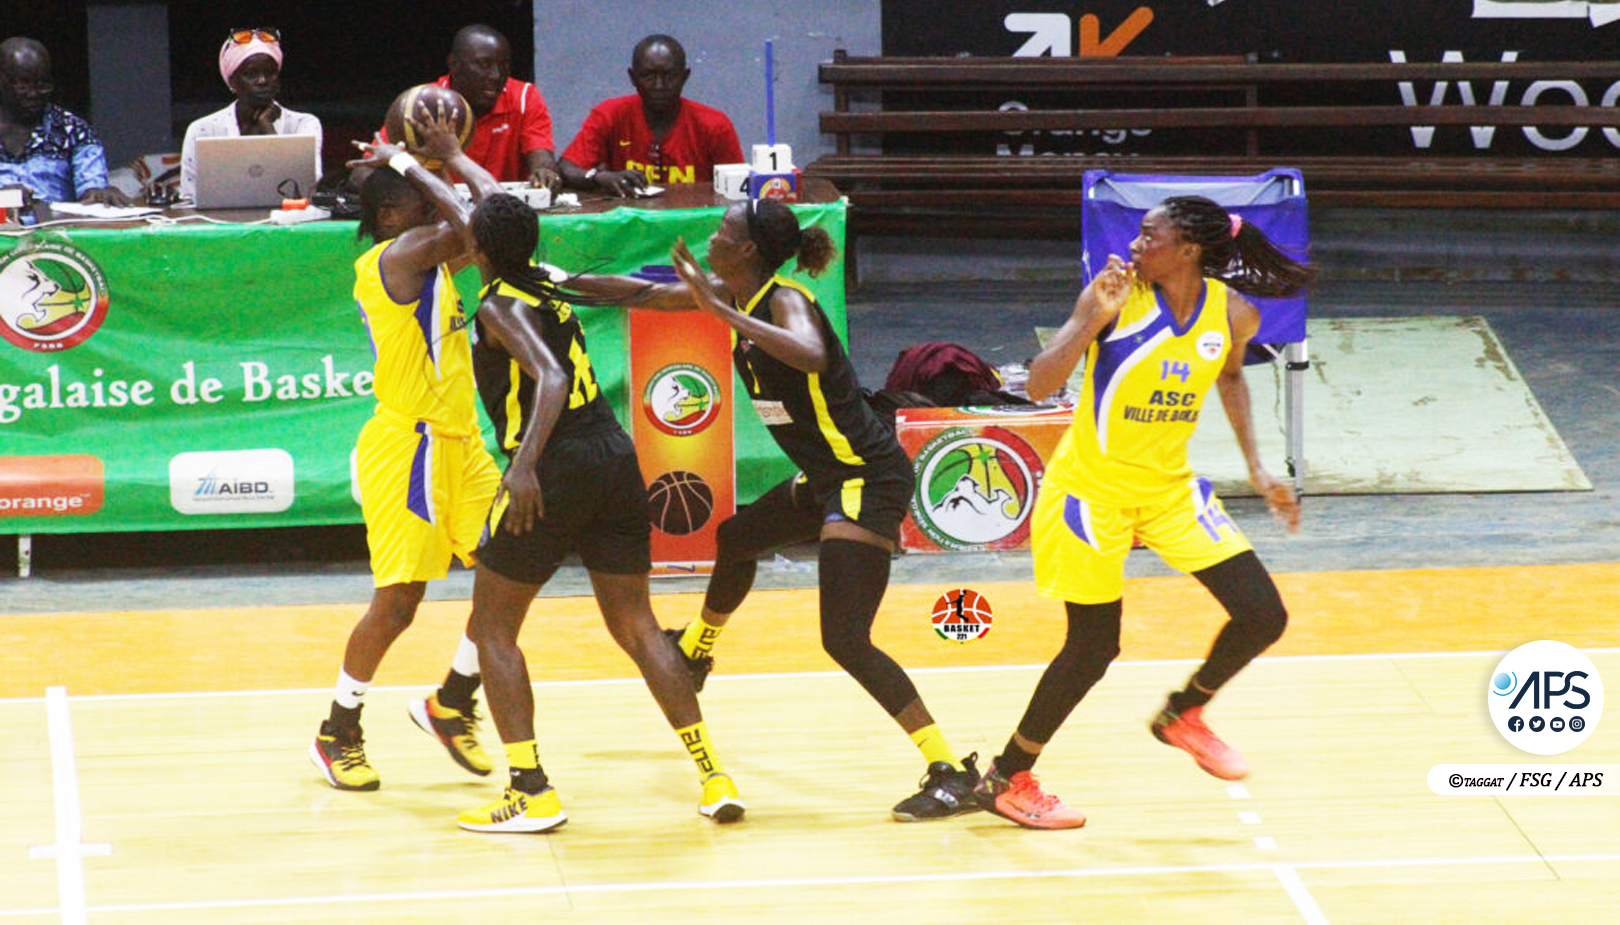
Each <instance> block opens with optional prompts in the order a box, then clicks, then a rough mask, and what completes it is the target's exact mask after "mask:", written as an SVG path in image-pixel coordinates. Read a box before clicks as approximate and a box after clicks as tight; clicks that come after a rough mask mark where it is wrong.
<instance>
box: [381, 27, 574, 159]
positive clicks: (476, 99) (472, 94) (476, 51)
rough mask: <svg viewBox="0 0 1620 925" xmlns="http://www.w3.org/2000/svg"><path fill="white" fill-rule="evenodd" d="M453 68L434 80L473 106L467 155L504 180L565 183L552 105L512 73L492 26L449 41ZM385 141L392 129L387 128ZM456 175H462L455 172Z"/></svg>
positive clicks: (503, 40) (507, 52)
mask: <svg viewBox="0 0 1620 925" xmlns="http://www.w3.org/2000/svg"><path fill="white" fill-rule="evenodd" d="M448 64H449V71H450V73H448V74H446V75H444V76H443V77H440V78H439V79H438V80H437V81H435V83H437V84H438V85H439V86H441V87H449V88H450V89H452V90H454V91H456V92H457V93H459V94H461V95H462V97H464V98H465V99H466V100H467V103H468V105H470V106H472V110H473V116H474V117H475V118H476V121H475V122H474V123H473V134H472V138H471V139H469V140H468V141H467V147H466V151H467V156H468V157H470V158H472V159H473V160H474V161H476V162H477V163H478V164H479V165H480V166H482V167H483V168H484V169H485V170H488V171H489V172H490V173H492V174H494V175H495V179H496V180H499V181H500V182H502V183H517V182H525V181H526V182H528V184H529V185H530V186H544V187H546V188H548V189H551V190H552V191H556V190H557V189H559V188H561V186H562V175H561V174H560V173H559V172H558V171H557V158H556V155H554V154H553V153H552V152H553V151H555V150H556V148H555V147H554V146H553V145H552V141H551V111H550V110H548V109H547V108H546V101H545V99H544V98H543V97H541V96H540V91H539V89H537V88H536V87H535V85H534V84H531V83H525V82H523V81H521V80H514V79H513V78H512V47H511V46H510V45H509V44H507V41H506V36H504V35H502V34H501V33H500V32H499V31H497V30H496V29H495V28H494V27H492V26H486V25H483V24H476V25H471V26H467V27H465V28H463V29H462V30H461V31H460V32H457V33H456V37H455V39H454V41H452V42H451V43H450V57H449V59H448ZM382 137H383V140H384V141H388V140H389V138H388V132H387V131H386V130H383V131H382ZM455 179H458V180H459V179H460V178H459V177H458V178H455Z"/></svg>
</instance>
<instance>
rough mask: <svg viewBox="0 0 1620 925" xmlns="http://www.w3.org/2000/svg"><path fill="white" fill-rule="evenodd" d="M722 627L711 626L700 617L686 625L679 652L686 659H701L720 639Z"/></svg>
mask: <svg viewBox="0 0 1620 925" xmlns="http://www.w3.org/2000/svg"><path fill="white" fill-rule="evenodd" d="M722 629H725V627H723V626H711V625H709V624H708V623H706V622H705V621H704V619H703V618H702V617H701V616H700V617H698V618H697V619H696V620H693V621H692V622H691V623H688V624H686V630H685V632H683V633H681V651H682V652H685V653H686V657H687V658H702V657H703V656H705V655H708V654H710V653H711V652H712V651H713V650H714V641H715V640H716V639H719V638H720V631H721V630H722Z"/></svg>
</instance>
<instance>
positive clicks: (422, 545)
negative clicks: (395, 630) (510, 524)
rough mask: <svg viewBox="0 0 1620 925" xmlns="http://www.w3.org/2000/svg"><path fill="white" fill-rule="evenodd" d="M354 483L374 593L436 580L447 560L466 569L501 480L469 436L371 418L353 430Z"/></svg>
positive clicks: (479, 444) (476, 439)
mask: <svg viewBox="0 0 1620 925" xmlns="http://www.w3.org/2000/svg"><path fill="white" fill-rule="evenodd" d="M355 481H356V483H357V485H358V487H359V490H360V509H361V511H362V513H363V514H364V515H365V519H366V544H367V545H368V546H369V547H370V548H371V573H372V580H373V581H374V582H375V583H376V586H377V587H379V588H381V587H386V586H387V585H396V584H402V583H405V582H413V581H433V580H435V579H438V578H443V577H444V576H445V575H447V574H448V573H449V571H450V557H451V556H452V555H454V556H456V557H458V558H460V559H461V561H462V562H464V563H466V564H468V565H471V564H472V563H473V550H474V549H476V548H477V547H478V537H479V535H480V534H481V533H482V531H483V526H484V515H485V514H486V513H487V512H488V511H489V505H490V502H491V501H492V500H494V498H495V489H496V488H498V487H499V486H500V484H501V473H500V470H499V469H497V468H496V467H495V461H494V460H493V459H490V456H489V452H488V451H487V450H485V449H484V443H483V440H482V439H480V438H479V437H477V436H473V437H446V436H443V435H442V434H436V433H434V432H433V430H432V429H431V428H429V427H428V426H427V425H426V424H424V423H421V422H416V423H415V424H414V425H407V424H405V423H403V422H401V421H397V420H393V419H391V418H388V417H384V416H376V417H373V418H371V419H370V420H369V421H367V422H366V425H365V426H364V427H363V428H361V429H360V439H359V441H358V443H357V445H356V447H355Z"/></svg>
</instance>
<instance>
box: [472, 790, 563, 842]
mask: <svg viewBox="0 0 1620 925" xmlns="http://www.w3.org/2000/svg"><path fill="white" fill-rule="evenodd" d="M567 821H568V814H567V813H564V812H563V808H562V800H560V799H558V797H557V791H556V790H554V789H552V788H551V787H547V788H545V789H544V790H542V791H540V792H539V793H524V792H523V791H521V790H518V789H517V788H515V787H508V788H506V792H505V793H503V794H501V798H500V799H498V800H496V801H495V802H493V803H486V804H484V805H483V806H480V807H478V808H476V809H469V810H467V811H466V812H464V813H462V814H461V815H459V816H457V817H456V825H459V826H461V827H462V828H464V829H466V830H467V831H469V832H549V831H550V830H552V829H555V828H556V827H558V826H560V825H562V824H563V823H565V822H567Z"/></svg>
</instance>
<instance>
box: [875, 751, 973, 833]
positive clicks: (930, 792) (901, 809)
mask: <svg viewBox="0 0 1620 925" xmlns="http://www.w3.org/2000/svg"><path fill="white" fill-rule="evenodd" d="M978 760H979V753H978V752H974V753H973V754H971V755H968V756H967V757H966V758H963V759H962V770H960V771H958V770H957V769H956V768H953V767H951V766H950V765H949V764H946V763H945V762H943V761H936V762H934V763H933V764H931V765H929V766H928V773H927V774H924V775H923V779H922V781H921V782H920V784H919V786H920V787H921V789H920V790H918V791H917V792H916V793H914V794H912V795H911V796H909V797H906V798H905V799H904V800H901V801H900V802H899V803H897V804H895V807H894V818H895V819H897V820H899V821H900V822H922V821H924V820H927V819H944V818H946V817H947V816H959V815H961V814H963V813H972V812H977V811H978V810H979V804H978V803H976V802H974V800H973V788H974V786H975V785H976V784H978V782H979V771H978V768H976V767H974V763H975V762H977V761H978Z"/></svg>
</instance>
